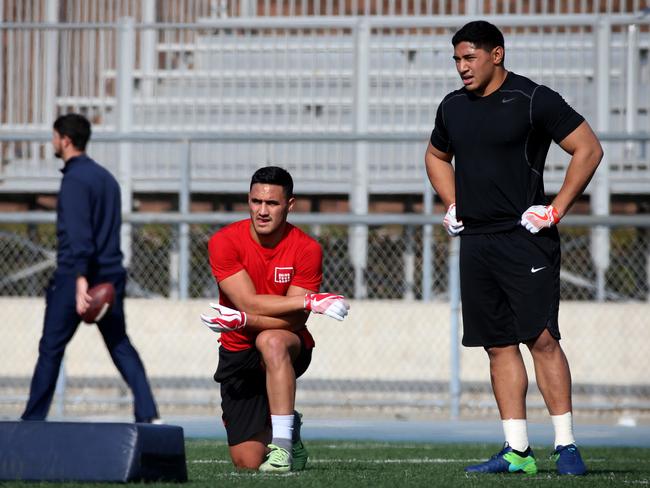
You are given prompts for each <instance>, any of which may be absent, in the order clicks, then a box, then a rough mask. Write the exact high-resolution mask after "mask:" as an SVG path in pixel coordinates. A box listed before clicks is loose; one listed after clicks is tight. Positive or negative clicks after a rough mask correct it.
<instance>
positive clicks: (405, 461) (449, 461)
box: [188, 458, 650, 464]
mask: <svg viewBox="0 0 650 488" xmlns="http://www.w3.org/2000/svg"><path fill="white" fill-rule="evenodd" d="M481 461H485V459H484V458H477V459H472V458H468V459H451V458H404V459H355V458H345V459H336V458H327V459H312V458H309V461H308V462H309V463H315V464H321V463H323V464H325V463H339V464H386V463H388V464H454V463H478V462H481ZM630 461H632V460H630V459H626V460H625V462H626V463H627V462H630ZM612 462H614V463H615V462H616V461H612V460H611V459H604V458H603V459H587V464H589V463H612ZM633 462H635V463H641V464H648V463H650V459H635V460H633ZM188 463H190V464H231V461H230V460H229V459H191V460H189V461H188Z"/></svg>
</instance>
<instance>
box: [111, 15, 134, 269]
mask: <svg viewBox="0 0 650 488" xmlns="http://www.w3.org/2000/svg"><path fill="white" fill-rule="evenodd" d="M134 26H135V24H134V21H133V19H132V18H130V17H124V18H121V19H120V21H119V27H118V35H117V93H116V96H117V111H118V124H117V126H118V131H119V132H120V133H121V134H129V133H131V132H132V131H133V69H134V66H135V60H134V57H135V56H134V53H133V49H134V45H135V44H134V43H135V28H134ZM118 146H119V168H120V172H119V180H120V185H121V187H122V212H123V213H131V211H132V210H133V194H132V193H133V187H132V176H131V155H132V143H131V142H120V143H118ZM121 238H122V252H123V253H124V266H126V267H127V268H128V267H129V265H130V264H131V224H128V223H123V224H122V232H121Z"/></svg>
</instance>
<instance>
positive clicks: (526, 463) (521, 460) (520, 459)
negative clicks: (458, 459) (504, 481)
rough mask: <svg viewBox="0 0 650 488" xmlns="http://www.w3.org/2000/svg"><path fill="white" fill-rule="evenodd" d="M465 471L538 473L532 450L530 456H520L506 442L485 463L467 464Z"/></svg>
mask: <svg viewBox="0 0 650 488" xmlns="http://www.w3.org/2000/svg"><path fill="white" fill-rule="evenodd" d="M465 471H466V472H468V473H525V474H530V475H533V474H537V462H536V461H535V457H534V456H533V451H532V450H531V451H530V454H528V456H520V455H519V454H517V453H515V452H513V450H512V448H511V447H510V446H509V445H508V443H507V442H506V443H505V444H504V445H503V449H501V451H499V452H498V453H497V454H495V455H494V456H492V457H491V458H490V459H488V460H487V461H485V462H484V463H480V464H474V465H472V466H467V467H466V468H465Z"/></svg>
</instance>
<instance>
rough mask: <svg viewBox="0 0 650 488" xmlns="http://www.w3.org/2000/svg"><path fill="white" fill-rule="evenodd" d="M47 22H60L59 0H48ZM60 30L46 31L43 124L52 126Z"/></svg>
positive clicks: (54, 109) (54, 110)
mask: <svg viewBox="0 0 650 488" xmlns="http://www.w3.org/2000/svg"><path fill="white" fill-rule="evenodd" d="M45 19H46V21H47V22H51V23H58V22H59V0H48V2H47V11H46V13H45ZM58 55H59V31H57V30H54V29H53V30H48V31H47V32H46V33H45V76H44V78H43V124H44V125H45V127H47V128H50V127H51V124H52V123H54V117H55V115H56V84H57V80H58V79H59V77H58V75H57V70H58V67H59V59H58Z"/></svg>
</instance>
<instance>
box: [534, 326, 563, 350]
mask: <svg viewBox="0 0 650 488" xmlns="http://www.w3.org/2000/svg"><path fill="white" fill-rule="evenodd" d="M527 345H528V348H529V349H530V352H531V353H532V354H544V355H546V354H555V353H556V352H557V351H558V350H561V346H560V342H559V341H558V340H557V339H556V338H555V337H553V336H552V335H551V333H550V332H549V331H548V330H545V331H544V332H542V333H541V334H540V335H539V336H538V337H537V339H535V340H534V341H532V342H530V343H528V344H527Z"/></svg>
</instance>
